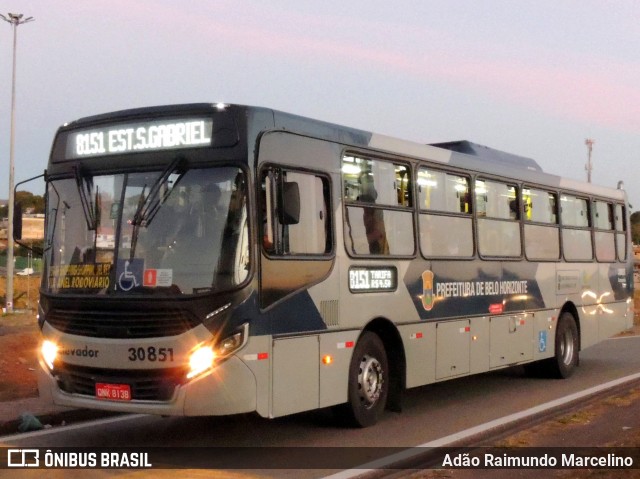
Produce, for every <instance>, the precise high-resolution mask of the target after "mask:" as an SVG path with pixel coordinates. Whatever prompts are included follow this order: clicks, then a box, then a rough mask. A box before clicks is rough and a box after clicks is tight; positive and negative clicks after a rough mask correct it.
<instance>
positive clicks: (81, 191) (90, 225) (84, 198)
mask: <svg viewBox="0 0 640 479" xmlns="http://www.w3.org/2000/svg"><path fill="white" fill-rule="evenodd" d="M73 172H74V175H75V179H76V187H77V188H78V195H79V196H80V204H82V211H83V213H84V219H85V220H86V222H87V229H88V230H89V231H95V230H97V229H98V221H99V218H98V211H97V209H96V207H97V203H98V201H97V200H98V190H97V188H96V201H95V202H93V201H92V200H93V199H92V198H91V186H92V185H93V181H92V178H91V177H90V176H85V175H83V174H82V173H81V172H80V167H78V166H76V167H74V168H73Z"/></svg>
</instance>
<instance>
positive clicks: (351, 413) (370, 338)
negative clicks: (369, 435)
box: [341, 331, 389, 427]
mask: <svg viewBox="0 0 640 479" xmlns="http://www.w3.org/2000/svg"><path fill="white" fill-rule="evenodd" d="M388 393H389V363H388V359H387V354H386V351H385V349H384V345H383V344H382V341H381V340H380V338H379V337H378V335H377V334H375V333H372V332H369V331H367V332H365V333H364V334H363V335H362V336H361V337H360V340H359V341H358V343H357V344H356V348H355V350H354V352H353V356H352V358H351V364H350V366H349V393H348V394H349V401H348V402H347V404H344V405H342V407H341V409H342V411H341V412H342V413H343V414H342V415H343V417H344V418H345V419H346V420H347V422H348V423H350V424H351V425H354V426H358V427H367V426H372V425H373V424H375V423H376V422H377V421H378V419H379V417H380V416H381V415H382V413H383V411H384V409H385V405H386V403H387V396H388Z"/></svg>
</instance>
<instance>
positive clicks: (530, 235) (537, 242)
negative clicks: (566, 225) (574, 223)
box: [522, 188, 560, 261]
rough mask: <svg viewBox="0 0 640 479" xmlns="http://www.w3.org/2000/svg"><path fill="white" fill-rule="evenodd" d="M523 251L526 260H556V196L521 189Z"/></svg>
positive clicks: (558, 239) (532, 189)
mask: <svg viewBox="0 0 640 479" xmlns="http://www.w3.org/2000/svg"><path fill="white" fill-rule="evenodd" d="M522 202H523V210H524V251H525V254H526V256H527V258H528V259H532V260H540V261H543V260H558V259H559V258H560V229H559V228H558V195H557V194H555V193H550V192H548V191H544V190H538V189H535V188H523V189H522Z"/></svg>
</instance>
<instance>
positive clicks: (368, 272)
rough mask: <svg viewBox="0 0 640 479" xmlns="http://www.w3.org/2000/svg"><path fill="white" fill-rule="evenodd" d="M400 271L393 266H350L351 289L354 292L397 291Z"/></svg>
mask: <svg viewBox="0 0 640 479" xmlns="http://www.w3.org/2000/svg"><path fill="white" fill-rule="evenodd" d="M397 287H398V271H397V270H396V268H395V267H393V266H382V267H378V266H376V267H352V268H349V289H350V290H351V292H352V293H372V292H380V291H395V290H396V288H397Z"/></svg>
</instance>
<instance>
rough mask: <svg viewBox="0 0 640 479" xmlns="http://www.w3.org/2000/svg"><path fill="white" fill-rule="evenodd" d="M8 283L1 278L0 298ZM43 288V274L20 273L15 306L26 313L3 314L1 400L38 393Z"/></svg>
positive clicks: (0, 331) (0, 323)
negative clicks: (40, 294)
mask: <svg viewBox="0 0 640 479" xmlns="http://www.w3.org/2000/svg"><path fill="white" fill-rule="evenodd" d="M27 281H28V282H27ZM5 283H6V281H5V278H4V277H3V278H0V297H4V296H5V294H6V284H5ZM27 286H28V287H27ZM39 287H40V276H31V277H26V276H16V277H15V278H14V281H13V289H14V295H13V296H14V304H15V308H16V309H17V310H26V312H21V313H19V314H18V313H16V314H13V315H5V316H1V315H0V351H2V355H0V402H2V401H11V400H13V399H22V398H28V397H35V396H37V395H38V385H37V382H36V375H35V370H36V365H37V359H36V358H37V347H38V341H39V339H40V338H39V330H38V325H37V320H36V314H35V309H36V308H37V305H38V288H39ZM28 306H29V307H30V309H28Z"/></svg>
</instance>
